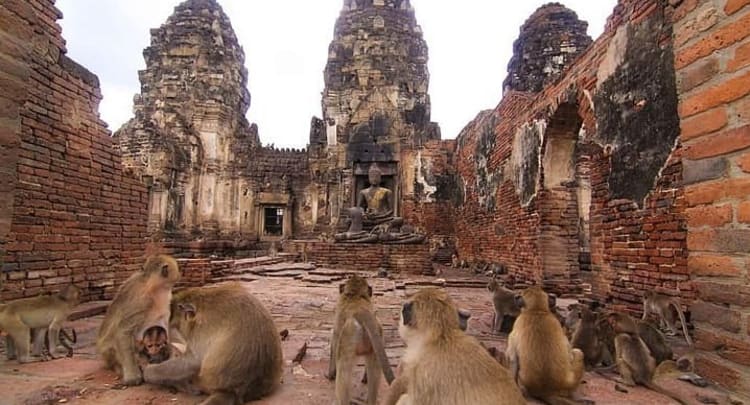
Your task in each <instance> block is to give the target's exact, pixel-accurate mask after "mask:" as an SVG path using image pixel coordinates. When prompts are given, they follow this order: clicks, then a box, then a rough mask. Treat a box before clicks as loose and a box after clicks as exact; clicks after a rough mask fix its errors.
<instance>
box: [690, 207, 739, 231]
mask: <svg viewBox="0 0 750 405" xmlns="http://www.w3.org/2000/svg"><path fill="white" fill-rule="evenodd" d="M733 213H734V210H733V207H732V205H731V204H725V205H721V206H716V205H708V206H701V207H697V208H689V209H688V210H687V211H686V214H687V218H688V224H689V225H690V227H701V226H710V227H720V226H722V225H726V224H728V223H730V222H732V215H733Z"/></svg>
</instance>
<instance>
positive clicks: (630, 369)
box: [607, 312, 687, 404]
mask: <svg viewBox="0 0 750 405" xmlns="http://www.w3.org/2000/svg"><path fill="white" fill-rule="evenodd" d="M607 319H608V321H609V323H610V324H611V325H612V329H613V330H614V332H615V334H616V336H615V357H616V363H617V369H618V371H619V372H620V377H621V378H622V380H623V383H624V384H625V385H628V386H635V385H642V386H644V387H646V388H649V389H651V390H653V391H656V392H658V393H660V394H664V395H666V396H668V397H671V398H672V399H674V400H676V401H677V402H679V403H681V404H687V402H686V401H684V400H683V399H682V398H680V397H679V396H678V395H676V394H674V393H673V392H671V391H668V390H666V389H664V388H662V387H660V386H658V385H656V384H654V382H653V378H654V371H655V370H656V360H654V358H653V357H652V356H651V354H650V353H649V350H648V347H647V346H646V344H645V343H644V342H643V340H642V339H641V338H640V337H639V336H638V327H637V326H636V323H635V321H633V318H631V317H630V316H628V315H626V314H623V313H619V312H613V313H610V314H609V315H608V317H607Z"/></svg>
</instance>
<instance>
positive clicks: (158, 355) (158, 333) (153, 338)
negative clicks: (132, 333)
mask: <svg viewBox="0 0 750 405" xmlns="http://www.w3.org/2000/svg"><path fill="white" fill-rule="evenodd" d="M136 349H137V350H138V357H139V361H138V364H139V365H142V366H145V365H146V364H156V363H161V362H163V361H166V360H168V359H169V358H170V357H171V355H172V346H171V345H170V344H169V337H168V335H167V331H166V329H164V328H163V327H161V326H152V327H150V328H148V329H147V330H146V331H145V332H143V339H141V340H138V341H136Z"/></svg>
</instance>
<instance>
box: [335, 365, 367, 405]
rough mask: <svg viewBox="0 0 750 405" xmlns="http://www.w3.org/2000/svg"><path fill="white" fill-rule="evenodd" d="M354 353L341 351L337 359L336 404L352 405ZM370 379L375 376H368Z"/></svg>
mask: <svg viewBox="0 0 750 405" xmlns="http://www.w3.org/2000/svg"><path fill="white" fill-rule="evenodd" d="M354 365H355V361H354V353H340V354H339V356H338V358H337V359H336V405H350V403H351V401H352V381H351V378H352V371H353V370H354ZM367 378H368V380H369V379H373V378H374V376H367Z"/></svg>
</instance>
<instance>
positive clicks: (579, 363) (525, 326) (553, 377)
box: [506, 287, 583, 404]
mask: <svg viewBox="0 0 750 405" xmlns="http://www.w3.org/2000/svg"><path fill="white" fill-rule="evenodd" d="M516 304H517V305H518V306H519V307H520V308H521V315H519V316H518V318H517V319H516V322H515V324H514V325H513V331H512V332H511V333H510V336H508V348H507V350H506V355H507V357H508V360H509V361H510V370H511V373H512V375H513V377H514V378H515V380H516V381H517V382H518V384H519V385H520V386H521V387H523V388H524V389H525V390H526V392H527V393H528V395H530V396H531V397H534V398H537V399H540V400H542V401H544V402H545V403H548V404H558V403H570V402H571V399H572V398H573V392H574V391H575V390H576V388H578V385H579V384H580V383H581V378H582V377H583V352H581V351H580V350H579V349H574V348H572V347H571V345H570V342H568V338H567V337H565V332H563V329H562V325H561V324H560V321H559V320H558V319H557V317H556V316H555V315H554V314H552V312H550V306H551V304H552V302H551V299H550V297H549V296H548V295H547V294H546V293H545V292H544V291H542V289H541V287H529V288H527V289H525V290H524V291H523V292H522V293H521V294H520V295H519V296H517V297H516Z"/></svg>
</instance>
